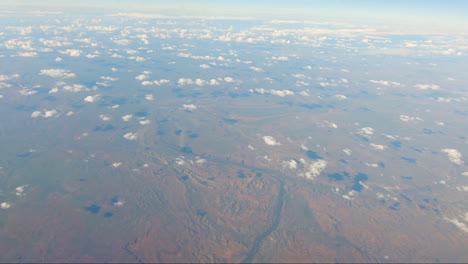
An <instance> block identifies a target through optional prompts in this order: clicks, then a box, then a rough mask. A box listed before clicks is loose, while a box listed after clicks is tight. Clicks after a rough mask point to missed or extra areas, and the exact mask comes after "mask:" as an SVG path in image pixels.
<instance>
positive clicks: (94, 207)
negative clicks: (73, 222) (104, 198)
mask: <svg viewBox="0 0 468 264" xmlns="http://www.w3.org/2000/svg"><path fill="white" fill-rule="evenodd" d="M85 209H86V211H88V212H90V213H92V214H97V213H99V211H101V206H98V205H95V204H93V205H91V206H88V207H86V208H85Z"/></svg>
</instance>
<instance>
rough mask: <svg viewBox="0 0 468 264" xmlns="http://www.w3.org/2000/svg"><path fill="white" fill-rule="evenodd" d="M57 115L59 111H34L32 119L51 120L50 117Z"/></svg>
mask: <svg viewBox="0 0 468 264" xmlns="http://www.w3.org/2000/svg"><path fill="white" fill-rule="evenodd" d="M56 115H57V110H43V111H34V112H33V113H32V114H31V117H34V118H36V117H44V118H49V117H54V116H56Z"/></svg>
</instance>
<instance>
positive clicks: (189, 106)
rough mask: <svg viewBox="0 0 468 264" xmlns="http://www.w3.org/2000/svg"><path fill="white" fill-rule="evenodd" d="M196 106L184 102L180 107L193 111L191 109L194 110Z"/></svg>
mask: <svg viewBox="0 0 468 264" xmlns="http://www.w3.org/2000/svg"><path fill="white" fill-rule="evenodd" d="M197 108H198V106H196V105H194V104H184V105H182V109H184V110H189V111H193V110H195V109H197Z"/></svg>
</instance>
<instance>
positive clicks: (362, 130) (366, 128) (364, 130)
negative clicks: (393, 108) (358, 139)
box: [358, 127, 374, 136]
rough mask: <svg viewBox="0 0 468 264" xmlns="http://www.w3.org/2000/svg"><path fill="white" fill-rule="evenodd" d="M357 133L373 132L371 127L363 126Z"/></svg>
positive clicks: (369, 133)
mask: <svg viewBox="0 0 468 264" xmlns="http://www.w3.org/2000/svg"><path fill="white" fill-rule="evenodd" d="M358 133H359V134H361V135H369V136H370V135H373V134H374V129H373V128H372V127H363V128H361V129H360V130H359V131H358Z"/></svg>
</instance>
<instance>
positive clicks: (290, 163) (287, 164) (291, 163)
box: [283, 160, 297, 170]
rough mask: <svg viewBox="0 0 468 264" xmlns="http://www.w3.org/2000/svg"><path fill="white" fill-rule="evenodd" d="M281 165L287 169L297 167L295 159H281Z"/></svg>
mask: <svg viewBox="0 0 468 264" xmlns="http://www.w3.org/2000/svg"><path fill="white" fill-rule="evenodd" d="M283 167H285V168H288V169H291V170H292V169H297V162H296V161H295V160H289V161H283Z"/></svg>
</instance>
